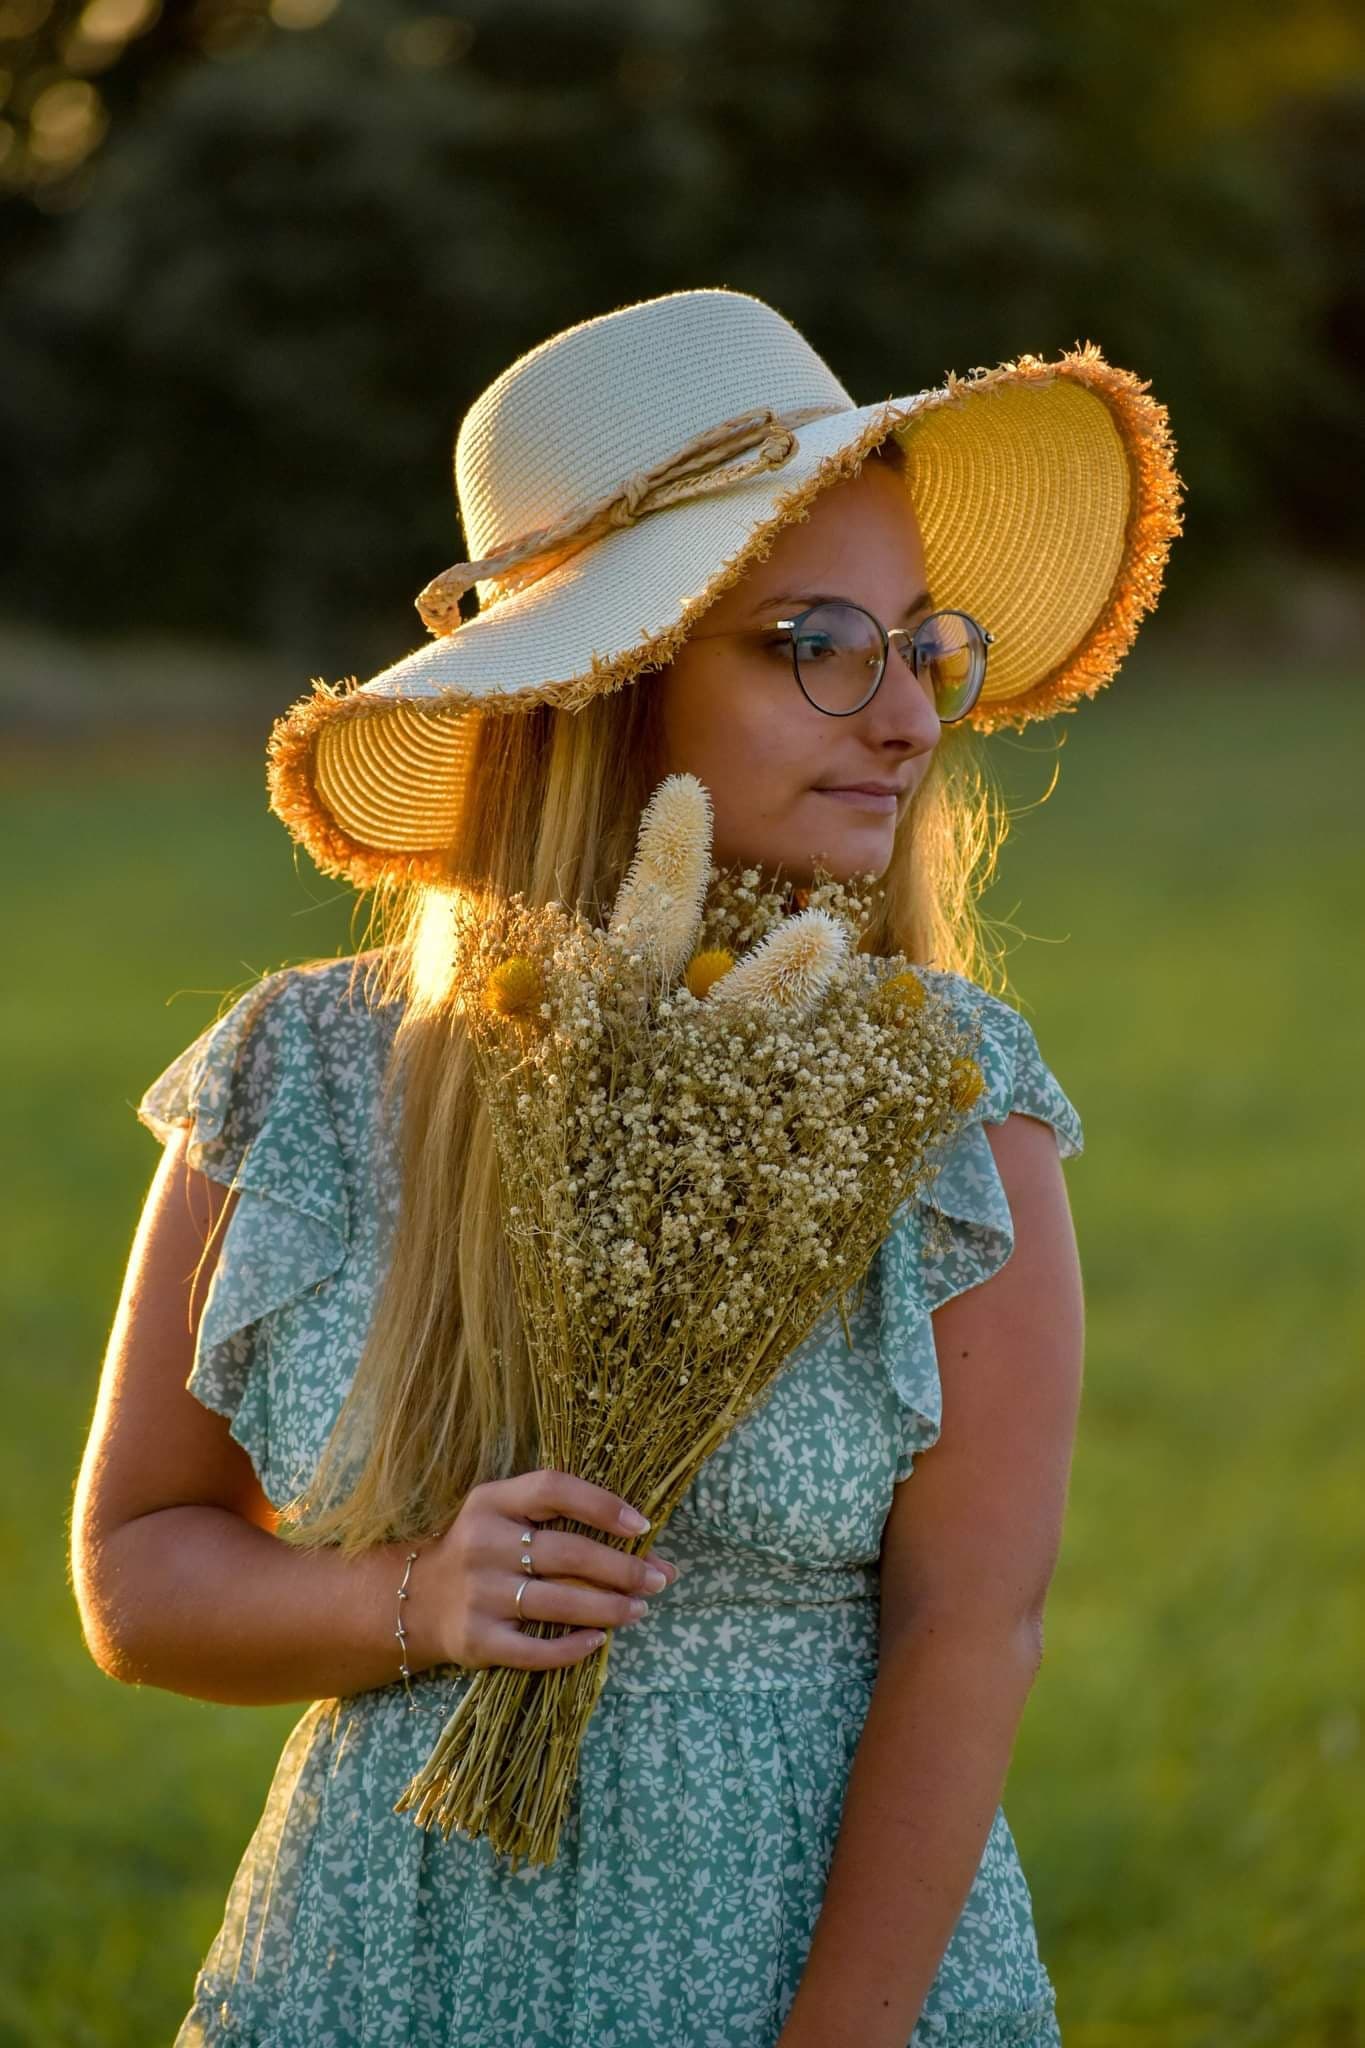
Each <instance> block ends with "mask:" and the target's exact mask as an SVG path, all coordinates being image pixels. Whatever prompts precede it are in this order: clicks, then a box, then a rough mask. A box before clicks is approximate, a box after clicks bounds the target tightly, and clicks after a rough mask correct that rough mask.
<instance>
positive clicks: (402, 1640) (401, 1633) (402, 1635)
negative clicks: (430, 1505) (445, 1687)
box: [394, 1550, 417, 1714]
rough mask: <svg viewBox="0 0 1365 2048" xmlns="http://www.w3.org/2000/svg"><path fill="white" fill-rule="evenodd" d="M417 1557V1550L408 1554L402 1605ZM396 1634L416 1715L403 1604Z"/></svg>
mask: <svg viewBox="0 0 1365 2048" xmlns="http://www.w3.org/2000/svg"><path fill="white" fill-rule="evenodd" d="M416 1556H417V1552H416V1551H415V1550H410V1551H409V1552H408V1564H407V1570H406V1571H405V1572H404V1573H403V1583H402V1585H401V1586H400V1587H399V1588H398V1598H399V1601H400V1603H401V1602H402V1601H404V1600H406V1599H407V1597H408V1580H409V1579H410V1578H411V1577H412V1566H413V1560H414V1558H415V1557H416ZM394 1634H395V1635H396V1636H397V1638H398V1644H399V1649H398V1656H399V1665H398V1669H399V1671H400V1672H401V1673H402V1676H403V1685H404V1688H405V1690H406V1692H407V1695H408V1712H409V1713H410V1714H415V1713H416V1712H417V1702H416V1700H415V1699H414V1698H413V1693H412V1685H411V1683H410V1681H411V1678H412V1672H411V1670H410V1669H409V1668H408V1641H407V1630H406V1629H405V1628H404V1627H403V1609H402V1606H401V1604H400V1606H399V1609H398V1626H397V1628H396V1629H395V1630H394Z"/></svg>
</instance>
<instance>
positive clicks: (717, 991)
mask: <svg viewBox="0 0 1365 2048" xmlns="http://www.w3.org/2000/svg"><path fill="white" fill-rule="evenodd" d="M847 952H848V932H847V928H846V927H845V926H844V924H843V923H842V922H841V921H840V920H839V919H838V918H837V917H833V916H831V915H830V913H829V911H827V910H803V911H801V912H799V914H798V915H797V916H795V917H789V918H788V919H787V921H786V923H785V924H781V925H778V926H777V928H776V930H774V931H771V932H769V934H768V936H767V938H766V939H762V940H760V942H759V943H758V945H756V946H755V947H754V948H753V950H752V951H751V952H750V953H747V954H746V955H745V957H744V959H743V960H741V961H740V963H739V965H738V966H737V967H732V968H731V970H730V972H729V973H728V974H723V975H722V976H721V978H720V980H719V981H717V982H715V983H714V984H713V986H712V988H711V991H710V994H709V995H708V997H707V1001H708V1002H712V1003H759V1004H763V1005H764V1006H765V1007H766V1008H768V1009H770V1010H783V1011H786V1012H787V1013H788V1014H789V1015H795V1014H799V1013H800V1012H801V1011H802V1010H805V1009H807V1008H809V1007H810V1006H811V1005H813V1004H814V1003H816V1002H818V1001H819V999H820V997H821V996H822V995H823V994H824V992H825V990H826V989H827V988H828V986H829V983H830V980H831V977H832V976H833V975H834V973H835V972H836V970H837V969H838V967H839V965H840V962H841V961H842V960H843V959H844V957H845V955H846V954H847Z"/></svg>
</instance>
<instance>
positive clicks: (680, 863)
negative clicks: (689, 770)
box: [608, 775, 712, 982]
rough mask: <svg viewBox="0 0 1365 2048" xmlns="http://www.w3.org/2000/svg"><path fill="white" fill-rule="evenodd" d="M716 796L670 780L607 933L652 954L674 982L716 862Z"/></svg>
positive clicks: (649, 815) (659, 794) (658, 793)
mask: <svg viewBox="0 0 1365 2048" xmlns="http://www.w3.org/2000/svg"><path fill="white" fill-rule="evenodd" d="M711 820H712V808H711V793H710V791H709V790H708V789H707V788H706V785H705V784H704V783H702V782H699V781H698V780H697V778H696V776H695V775H667V776H665V777H664V779H663V781H662V782H661V783H660V784H659V786H658V788H657V789H656V790H655V792H654V794H653V796H652V797H651V798H650V800H649V802H648V803H647V804H646V806H645V809H644V812H643V814H642V816H641V819H640V831H639V836H638V838H637V840H636V845H635V858H634V859H633V861H632V862H631V865H630V869H629V871H628V872H627V874H626V877H625V880H624V881H623V882H622V884H621V888H620V892H619V894H618V895H617V898H616V903H615V905H614V907H613V910H612V914H611V922H610V925H609V927H608V929H609V931H610V932H611V935H612V937H613V938H615V939H619V940H621V941H622V943H624V944H627V945H631V946H637V947H639V948H640V949H641V950H642V951H648V952H650V953H651V954H652V956H653V957H654V959H655V960H656V962H657V964H658V966H659V968H660V970H661V971H662V973H663V974H664V976H665V978H666V979H667V980H668V981H670V982H671V981H672V980H673V978H674V976H675V975H676V974H678V973H679V972H680V971H681V970H682V969H683V968H684V967H685V966H686V965H687V962H688V961H689V959H690V958H691V957H692V950H693V947H694V945H695V943H696V938H697V931H698V928H699V926H700V924H701V915H702V905H703V903H704V901H705V897H706V888H707V880H708V875H709V869H710V860H711Z"/></svg>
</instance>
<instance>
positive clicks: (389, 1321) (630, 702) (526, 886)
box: [278, 439, 1009, 1554]
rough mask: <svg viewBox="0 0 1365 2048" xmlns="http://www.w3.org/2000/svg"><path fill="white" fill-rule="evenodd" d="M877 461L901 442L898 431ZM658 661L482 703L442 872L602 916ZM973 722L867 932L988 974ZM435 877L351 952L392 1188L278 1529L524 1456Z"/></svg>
mask: <svg viewBox="0 0 1365 2048" xmlns="http://www.w3.org/2000/svg"><path fill="white" fill-rule="evenodd" d="M873 459H881V460H885V461H890V462H892V463H893V464H896V465H897V466H899V465H900V462H901V460H902V458H901V451H900V449H899V445H898V444H897V443H896V442H895V441H894V439H893V440H891V441H889V442H887V443H884V444H883V445H882V447H881V448H879V449H878V450H876V451H875V457H874V458H873ZM660 701H661V693H660V690H659V688H658V687H657V676H648V675H647V676H642V677H640V678H639V679H638V681H636V682H634V683H632V684H628V685H626V686H624V687H618V688H615V689H608V690H605V691H604V692H603V693H602V694H601V695H599V696H597V697H595V698H593V699H591V700H590V701H589V703H588V704H587V705H585V706H584V707H583V708H582V709H581V710H578V711H575V712H565V711H561V710H559V709H557V708H555V707H553V706H549V705H538V706H535V707H533V708H532V709H531V710H529V711H525V712H520V713H517V714H514V715H509V714H507V713H502V712H498V711H496V710H493V709H489V710H481V711H478V712H474V713H470V714H469V715H470V716H471V717H473V718H475V719H477V721H478V723H477V726H476V730H475V734H474V742H473V747H474V752H473V759H472V761H471V765H470V774H471V778H472V781H473V783H474V785H475V786H476V787H477V789H478V791H479V801H478V803H477V804H473V805H470V806H468V808H467V822H466V824H465V825H464V826H463V827H462V830H461V836H460V839H459V842H458V843H456V844H452V845H451V846H450V847H449V848H448V849H447V865H448V872H449V887H451V888H460V887H464V888H473V889H475V890H478V889H483V888H491V889H494V890H497V891H499V892H509V891H512V890H517V889H520V890H522V891H523V892H524V893H525V896H526V898H527V900H528V901H529V902H532V903H536V904H540V903H545V902H549V901H559V902H562V903H566V904H572V905H575V906H577V907H578V908H579V909H581V910H582V911H583V912H585V913H586V914H588V915H590V916H592V917H594V918H596V919H599V920H601V919H604V918H605V917H606V915H607V914H608V912H609V911H610V908H611V905H612V903H613V901H614V899H615V896H616V892H617V889H618V887H619V885H620V882H621V880H622V878H623V876H624V873H625V870H626V867H627V866H628V864H629V861H630V858H631V855H632V853H633V851H634V844H635V835H636V831H637V829H638V825H639V818H640V812H641V810H642V809H643V807H644V805H645V803H646V801H647V799H648V797H649V795H650V793H651V791H652V790H653V789H654V787H655V786H656V784H657V782H658V780H659V779H660V777H661V775H662V774H663V773H664V772H665V764H664V763H663V761H662V758H661V732H660V723H659V718H658V711H659V706H660ZM980 745H981V742H980V737H979V735H977V734H976V733H974V732H973V731H972V730H971V729H970V728H969V727H968V726H966V725H959V726H952V727H946V728H945V729H944V732H943V735H942V737H941V738H940V740H939V743H938V745H937V747H936V748H935V750H934V754H933V756H932V758H931V762H930V767H929V770H928V773H927V774H926V776H925V777H924V780H923V781H922V782H921V784H920V785H919V788H918V789H917V790H916V792H915V794H914V796H913V797H912V799H911V802H910V806H909V809H908V811H907V814H906V816H905V818H904V820H903V822H902V824H901V826H900V829H899V831H898V833H897V836H896V843H895V848H894V851H893V854H892V857H891V861H890V863H889V865H888V868H887V870H886V872H885V874H884V875H883V876H882V877H881V888H882V891H883V896H882V900H881V904H880V908H879V913H878V916H877V918H876V919H875V921H874V923H873V925H872V926H871V928H870V929H869V930H868V932H867V933H866V934H865V935H864V939H863V945H864V947H865V948H867V949H868V950H871V951H875V952H878V953H891V952H900V953H903V954H905V955H906V956H907V957H908V958H909V959H910V960H912V961H915V962H918V963H920V964H922V965H930V964H932V965H934V966H936V967H939V968H945V969H948V970H950V971H953V972H955V973H959V974H963V975H966V976H967V977H968V978H969V979H971V980H974V981H976V982H977V983H978V984H979V985H981V986H983V987H986V988H989V989H991V990H992V991H993V992H995V993H1001V992H1003V988H1004V971H1003V949H1002V947H1001V946H1000V944H999V943H998V941H997V939H996V937H995V934H994V931H993V929H992V927H991V926H990V925H989V924H988V922H987V920H985V918H984V917H983V916H982V914H981V911H980V906H979V903H978V900H977V899H978V897H979V896H980V894H981V892H982V890H983V889H984V887H985V885H986V883H987V882H988V881H989V880H990V877H991V875H992V873H993V871H994V867H995V862H996V858H997V856H998V853H999V849H1000V846H1001V844H1002V843H1003V840H1004V838H1005V836H1006V833H1007V831H1008V829H1009V819H1008V814H1007V812H1006V810H1005V808H1004V806H1003V804H1002V803H1001V802H1000V800H999V797H998V792H997V790H996V788H995V785H994V783H993V781H992V779H991V778H990V776H989V774H988V772H987V766H986V762H985V760H984V758H983V756H982V754H981V753H980V751H979V749H980ZM443 895H444V891H443V889H442V888H440V887H437V886H434V885H432V884H430V883H416V884H413V885H411V886H410V887H409V888H407V889H405V890H398V891H395V892H393V893H391V894H389V895H387V896H383V897H381V898H379V899H377V900H376V902H375V905H374V913H375V917H376V919H377V925H372V932H373V931H374V930H376V929H377V930H378V932H379V935H380V936H379V942H378V944H377V946H376V947H375V948H374V949H373V951H372V952H371V953H370V954H368V955H365V956H359V955H358V956H357V966H359V963H360V960H361V958H362V957H364V958H368V959H369V961H370V965H371V967H372V969H373V971H374V974H375V981H376V986H377V990H378V992H379V993H380V995H381V997H382V999H383V1000H393V1001H397V1002H399V1003H400V1004H401V1005H402V1009H401V1013H400V1018H399V1023H398V1026H397V1031H396V1035H395V1040H394V1046H393V1053H392V1057H391V1061H390V1066H389V1070H388V1073H387V1075H386V1078H385V1087H384V1096H383V1103H382V1105H381V1114H383V1115H385V1116H389V1115H391V1114H392V1111H393V1106H394V1102H395V1100H396V1094H397V1089H398V1085H399V1082H400V1079H401V1081H402V1083H403V1087H404V1099H403V1106H402V1114H401V1119H399V1120H398V1123H397V1128H396V1156H397V1159H398V1162H399V1164H400V1168H401V1175H402V1186H401V1193H400V1200H399V1209H398V1214H397V1217H396V1219H395V1224H394V1229H393V1232H392V1241H391V1244H390V1246H389V1256H388V1264H387V1272H386V1276H385V1279H384V1281H383V1283H382V1285H381V1289H380V1293H379V1298H378V1300H377V1303H376V1307H375V1312H374V1316H373V1319H372V1322H371V1325H370V1329H369V1332H368V1335H367V1337H366V1341H365V1344H364V1348H363V1351H362V1354H361V1357H360V1360H359V1363H358V1366H357V1368H356V1371H355V1375H354V1378H353V1380H352V1383H351V1386H350V1389H349V1391H348V1393H347V1395H346V1398H345V1401H344V1402H343V1404H342V1407H341V1410H340V1413H339V1415H338V1417H337V1420H336V1425H335V1428H334V1429H333V1432H332V1435H331V1437H330V1438H329V1440H328V1442H327V1444H326V1446H325V1447H324V1451H323V1454H322V1457H321V1460H320V1462H319V1465H318V1469H317V1471H316V1473H315V1474H314V1476H313V1479H312V1481H311V1482H310V1483H309V1485H308V1486H307V1487H306V1488H305V1489H304V1490H303V1491H302V1492H300V1493H299V1494H298V1495H296V1496H295V1498H294V1499H293V1500H292V1501H290V1502H289V1503H288V1504H287V1505H286V1507H285V1508H284V1509H283V1510H282V1513H281V1518H280V1523H279V1531H278V1533H279V1534H280V1536H281V1537H282V1538H284V1539H285V1540H286V1541H289V1542H293V1543H296V1544H299V1545H323V1544H335V1545H338V1546H339V1547H340V1548H341V1549H342V1550H343V1551H344V1552H345V1553H347V1554H354V1553H355V1552H358V1551H361V1550H364V1549H366V1548H368V1547H370V1546H371V1545H374V1544H377V1543H385V1542H393V1541H396V1540H398V1539H399V1538H409V1539H415V1538H421V1537H425V1536H429V1535H432V1534H435V1533H438V1532H439V1531H441V1530H443V1529H445V1528H447V1527H448V1526H449V1524H450V1522H451V1521H452V1520H453V1519H454V1517H455V1516H456V1514H457V1513H458V1512H459V1510H460V1507H461V1506H462V1504H463V1502H464V1500H465V1498H466V1496H467V1494H468V1493H469V1491H470V1489H471V1488H472V1487H474V1486H475V1485H478V1484H479V1483H480V1482H482V1481H484V1480H487V1479H494V1478H503V1477H507V1476H510V1475H511V1474H513V1473H516V1472H521V1471H527V1470H530V1469H532V1468H533V1467H534V1466H535V1465H536V1464H537V1463H538V1462H539V1461H538V1458H537V1454H536V1445H535V1442H534V1429H533V1416H532V1412H531V1404H530V1387H529V1374H528V1365H529V1361H528V1358H527V1353H526V1345H525V1338H524V1333H523V1331H522V1328H521V1324H520V1318H519V1313H518V1310H517V1306H516V1297H515V1290H514V1287H513V1284H512V1275H511V1270H510V1266H509V1263H508V1255H507V1248H506V1244H505V1241H504V1238H503V1234H502V1230H501V1227H500V1216H499V1203H498V1175H497V1160H496V1154H495V1150H494V1144H493V1136H492V1131H491V1127H490V1125H489V1123H488V1120H487V1117H486V1115H485V1114H484V1112H483V1110H482V1108H481V1105H480V1102H479V1099H478V1096H477V1093H476V1090H475V1086H474V1076H473V1073H472V1068H471V1062H470V1058H469V1053H468V1048H467V1044H466V1041H465V1039H464V1037H463V1036H462V1034H461V1032H460V1030H459V1029H458V1027H457V1023H456V1019H455V1015H454V1006H453V992H452V989H451V986H450V981H449V973H448V960H447V959H446V957H445V950H444V949H443V948H442V947H441V946H440V944H439V943H433V934H434V933H439V930H440V926H441V922H442V920H441V916H440V911H441V903H442V900H443Z"/></svg>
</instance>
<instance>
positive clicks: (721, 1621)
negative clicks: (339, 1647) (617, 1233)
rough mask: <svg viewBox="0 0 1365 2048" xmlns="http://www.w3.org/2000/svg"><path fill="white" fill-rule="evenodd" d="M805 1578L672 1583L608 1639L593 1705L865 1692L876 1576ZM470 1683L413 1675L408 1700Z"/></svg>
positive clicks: (872, 1665)
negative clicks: (657, 1697) (674, 1696)
mask: <svg viewBox="0 0 1365 2048" xmlns="http://www.w3.org/2000/svg"><path fill="white" fill-rule="evenodd" d="M726 1576H727V1578H729V1577H731V1576H732V1575H731V1574H728V1573H727V1574H726ZM811 1579H812V1575H811V1574H809V1573H802V1574H793V1575H792V1577H791V1579H790V1580H789V1581H786V1582H783V1581H782V1580H781V1578H780V1576H779V1575H775V1574H772V1573H770V1572H766V1571H763V1570H761V1569H760V1570H758V1571H756V1572H754V1573H753V1574H752V1575H751V1576H750V1578H749V1580H748V1582H747V1583H746V1584H744V1585H743V1587H742V1588H741V1589H738V1590H734V1589H732V1588H730V1587H727V1588H726V1589H725V1590H724V1591H721V1590H719V1589H716V1588H714V1587H711V1588H708V1587H706V1586H705V1585H704V1583H701V1581H702V1580H703V1574H702V1573H701V1572H698V1573H697V1574H696V1576H695V1577H691V1576H690V1575H689V1577H688V1578H679V1579H678V1580H677V1581H675V1583H674V1584H673V1585H672V1586H669V1587H666V1588H665V1589H664V1591H663V1592H661V1593H657V1594H655V1595H654V1596H653V1599H652V1601H651V1605H650V1609H649V1612H648V1613H647V1614H646V1615H645V1616H644V1617H643V1618H642V1619H641V1620H640V1621H637V1622H635V1623H633V1624H632V1625H631V1626H630V1627H629V1628H618V1629H613V1630H612V1631H611V1648H610V1652H609V1654H608V1659H607V1675H606V1678H605V1681H604V1683H603V1687H602V1693H601V1695H600V1697H601V1698H603V1699H605V1698H607V1697H608V1696H609V1695H611V1694H629V1693H658V1692H700V1691H733V1692H767V1691H771V1690H774V1689H777V1688H791V1687H794V1686H805V1687H820V1686H839V1685H846V1684H848V1683H850V1682H853V1683H859V1682H860V1683H864V1684H870V1683H871V1681H872V1680H873V1678H875V1676H876V1672H877V1665H878V1657H879V1620H880V1599H879V1582H878V1578H877V1574H876V1573H875V1571H874V1572H872V1573H870V1574H865V1573H857V1572H841V1573H837V1574H830V1575H829V1583H828V1584H827V1585H825V1586H821V1587H813V1586H812V1583H811ZM471 1677H472V1674H471V1673H469V1672H466V1671H464V1670H462V1669H461V1667H460V1666H458V1665H450V1664H443V1665H435V1666H432V1667H431V1668H429V1669H428V1670H425V1671H421V1672H416V1673H414V1675H413V1679H412V1686H413V1692H414V1694H417V1695H425V1699H424V1700H423V1704H424V1705H429V1704H430V1692H431V1689H432V1688H436V1689H438V1690H439V1691H440V1692H441V1693H442V1694H443V1695H444V1696H445V1697H446V1698H447V1699H448V1700H449V1701H450V1702H452V1703H453V1701H454V1700H455V1699H457V1698H458V1697H459V1695H460V1693H461V1692H462V1691H463V1690H464V1688H465V1687H466V1686H467V1685H468V1684H469V1683H470V1680H471ZM401 1689H402V1688H401V1681H400V1683H399V1690H400V1692H401ZM382 1690H383V1692H385V1693H388V1692H390V1691H392V1690H393V1688H391V1687H388V1686H385V1687H383V1688H382Z"/></svg>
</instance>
